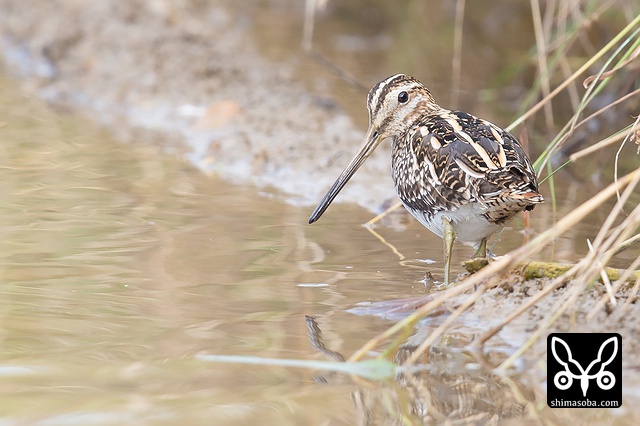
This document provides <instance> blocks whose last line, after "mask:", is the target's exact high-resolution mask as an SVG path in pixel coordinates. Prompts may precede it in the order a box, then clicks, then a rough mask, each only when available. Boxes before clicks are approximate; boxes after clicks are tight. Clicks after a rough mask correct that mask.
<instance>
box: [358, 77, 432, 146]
mask: <svg viewBox="0 0 640 426" xmlns="http://www.w3.org/2000/svg"><path fill="white" fill-rule="evenodd" d="M367 109H368V110H369V130H373V131H374V132H377V136H378V137H379V138H380V141H382V140H383V139H385V138H387V137H393V136H396V135H400V134H403V133H404V132H406V131H407V130H409V128H410V127H411V125H412V123H414V122H415V120H416V118H417V117H418V116H420V115H422V114H424V113H425V112H426V111H435V110H437V109H439V107H438V105H436V103H435V100H434V99H433V96H431V93H430V92H429V90H427V88H426V87H424V85H423V84H422V83H420V82H419V81H418V80H416V79H415V78H413V77H411V76H409V75H406V74H396V75H393V76H391V77H388V78H386V79H384V80H382V81H381V82H380V83H378V84H376V85H375V86H373V88H372V89H371V91H370V92H369V96H367Z"/></svg>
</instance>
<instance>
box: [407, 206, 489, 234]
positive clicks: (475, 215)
mask: <svg viewBox="0 0 640 426" xmlns="http://www.w3.org/2000/svg"><path fill="white" fill-rule="evenodd" d="M405 207H406V206H405ZM406 208H407V210H408V211H409V213H411V214H412V215H413V217H415V218H416V219H418V221H419V222H420V223H422V224H423V225H424V226H426V227H427V229H429V231H431V232H433V233H434V234H436V235H437V236H439V237H440V238H442V235H443V234H444V232H443V229H444V224H443V222H442V218H443V217H444V218H447V219H448V220H449V222H450V223H451V225H452V226H453V230H454V232H455V233H456V239H457V240H459V241H462V242H467V243H479V242H480V240H482V239H483V238H486V237H488V236H490V235H492V234H494V233H496V232H497V231H499V230H500V228H502V226H501V225H496V224H493V223H491V222H489V221H488V220H487V219H486V218H485V217H484V216H483V215H482V213H484V211H485V210H484V209H483V208H482V207H481V206H479V205H478V204H473V203H472V204H465V205H464V206H461V207H459V208H458V209H457V210H455V211H442V212H438V213H436V214H435V215H434V216H432V217H430V218H429V219H430V220H429V219H428V217H427V216H426V215H425V214H424V213H423V212H421V211H415V210H412V209H410V208H409V207H406Z"/></svg>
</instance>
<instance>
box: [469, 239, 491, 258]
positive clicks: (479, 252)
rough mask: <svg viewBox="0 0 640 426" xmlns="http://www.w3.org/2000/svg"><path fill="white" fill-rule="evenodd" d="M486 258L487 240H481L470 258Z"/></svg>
mask: <svg viewBox="0 0 640 426" xmlns="http://www.w3.org/2000/svg"><path fill="white" fill-rule="evenodd" d="M486 257H487V239H486V238H483V239H482V240H481V241H480V244H478V247H477V248H476V252H475V253H474V254H473V256H472V257H471V258H472V259H477V258H480V259H484V258H486Z"/></svg>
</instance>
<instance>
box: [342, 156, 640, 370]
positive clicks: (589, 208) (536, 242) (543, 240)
mask: <svg viewBox="0 0 640 426" xmlns="http://www.w3.org/2000/svg"><path fill="white" fill-rule="evenodd" d="M638 179H640V168H639V169H636V170H635V171H633V172H631V173H629V174H627V175H626V176H624V177H623V178H621V179H619V180H618V182H613V183H611V184H610V185H609V186H607V187H606V188H604V189H603V190H602V191H600V192H599V193H598V194H596V195H595V196H594V197H592V198H591V199H589V200H587V201H586V202H584V203H583V204H581V205H580V206H578V207H577V208H576V209H575V210H573V211H572V212H571V213H570V214H568V215H566V216H565V217H564V218H562V219H561V220H559V221H558V222H557V223H556V224H555V225H554V226H552V227H551V228H549V229H548V230H546V231H544V232H543V233H541V234H540V235H538V236H537V237H535V238H534V239H532V240H531V241H530V242H529V243H528V244H526V245H524V246H522V247H520V248H519V249H516V250H513V251H511V252H510V253H508V254H506V255H504V256H502V257H501V258H499V259H498V260H496V261H495V262H493V263H491V264H489V265H488V266H487V267H486V268H484V269H482V270H481V271H480V272H478V273H477V274H475V275H473V276H471V277H469V278H467V279H466V280H465V281H464V282H462V283H460V284H458V285H455V286H454V287H451V288H449V289H447V290H444V291H443V292H441V293H440V294H439V295H437V296H436V297H434V298H433V300H431V301H430V302H428V303H426V304H425V305H423V306H422V307H420V308H419V309H417V310H416V311H415V312H414V313H412V314H411V315H409V316H407V317H406V318H404V319H403V320H401V321H399V322H398V323H396V324H394V325H393V326H392V327H390V328H389V329H387V330H386V331H385V332H383V333H381V334H379V335H378V336H376V337H374V338H373V339H371V340H369V341H368V342H367V343H365V344H364V345H363V346H362V347H361V348H360V349H358V350H357V351H356V352H355V353H354V354H353V355H352V356H351V357H350V358H349V360H348V361H357V360H359V359H361V358H362V357H364V356H365V355H366V354H367V353H368V352H369V351H370V350H373V349H374V348H375V347H376V346H378V345H379V344H380V343H381V342H383V341H384V340H385V339H387V338H389V337H391V336H393V335H394V334H396V333H397V332H399V331H401V330H402V329H403V328H404V327H413V326H415V325H416V324H417V323H418V322H419V321H420V320H421V319H422V318H424V317H425V316H426V315H427V314H428V313H430V312H432V311H433V310H435V309H437V308H439V307H440V306H442V305H443V304H444V303H445V302H446V301H447V300H449V299H450V298H452V297H454V296H457V295H459V294H462V293H464V292H466V291H468V290H470V289H472V288H475V287H477V286H482V287H481V288H480V290H483V291H484V289H488V288H492V287H494V286H495V285H497V284H498V280H497V279H496V278H500V277H499V276H497V275H499V274H502V273H505V271H507V270H508V269H510V268H511V267H512V266H513V265H515V264H517V263H518V262H522V261H524V260H525V259H528V258H530V257H531V256H533V255H535V254H536V253H538V252H539V251H541V250H542V249H543V248H544V247H545V246H546V245H547V244H548V243H549V242H551V241H552V240H553V239H554V238H556V237H557V236H558V235H561V234H563V233H565V232H566V231H567V230H569V229H571V228H572V227H573V226H575V225H576V224H577V223H578V222H580V221H581V220H582V219H583V218H584V217H585V216H586V215H588V214H589V213H591V212H593V211H594V210H595V209H597V208H598V207H600V206H601V205H602V204H603V203H604V202H605V201H606V200H607V199H609V198H610V197H611V196H613V195H614V194H615V193H616V192H617V191H618V190H619V189H620V188H622V187H624V186H626V185H628V184H629V183H631V182H632V181H634V180H638ZM585 260H587V258H585V259H583V261H585ZM580 265H581V263H578V264H576V266H575V268H578V267H579V266H580ZM576 270H577V269H576ZM571 271H572V272H575V270H574V268H572V270H571ZM561 278H562V279H564V277H561ZM485 280H490V281H488V282H487V283H485V284H483V283H484V281H485ZM558 280H560V279H558ZM479 293H480V292H479V291H478V290H477V291H476V292H475V293H474V294H472V295H471V296H470V298H469V299H468V301H466V302H465V303H464V304H463V305H461V306H459V307H458V308H457V309H456V310H455V311H454V312H453V313H452V314H451V316H452V317H453V319H452V320H451V321H449V320H447V321H445V323H443V324H442V325H441V326H439V327H438V328H437V329H436V330H434V331H433V332H432V333H431V334H430V335H429V337H428V338H427V339H426V340H425V341H424V342H423V343H422V344H421V345H420V347H419V349H417V350H416V351H415V352H414V353H413V354H412V356H411V357H410V358H409V359H408V360H407V362H411V361H414V360H416V359H418V358H419V357H421V356H422V355H423V354H424V353H425V352H426V351H427V350H428V348H429V347H430V345H431V344H433V343H434V342H435V341H436V340H437V339H438V338H439V337H440V336H441V335H442V334H443V333H444V331H446V328H447V327H448V326H449V325H450V323H451V322H453V320H455V318H457V317H458V316H460V315H461V314H462V313H463V312H464V311H465V310H466V309H468V308H469V307H470V306H471V305H473V303H475V301H476V300H477V297H478V294H479ZM520 313H521V312H520ZM513 318H515V317H513ZM513 318H512V319H513ZM504 324H506V322H505V323H503V326H504Z"/></svg>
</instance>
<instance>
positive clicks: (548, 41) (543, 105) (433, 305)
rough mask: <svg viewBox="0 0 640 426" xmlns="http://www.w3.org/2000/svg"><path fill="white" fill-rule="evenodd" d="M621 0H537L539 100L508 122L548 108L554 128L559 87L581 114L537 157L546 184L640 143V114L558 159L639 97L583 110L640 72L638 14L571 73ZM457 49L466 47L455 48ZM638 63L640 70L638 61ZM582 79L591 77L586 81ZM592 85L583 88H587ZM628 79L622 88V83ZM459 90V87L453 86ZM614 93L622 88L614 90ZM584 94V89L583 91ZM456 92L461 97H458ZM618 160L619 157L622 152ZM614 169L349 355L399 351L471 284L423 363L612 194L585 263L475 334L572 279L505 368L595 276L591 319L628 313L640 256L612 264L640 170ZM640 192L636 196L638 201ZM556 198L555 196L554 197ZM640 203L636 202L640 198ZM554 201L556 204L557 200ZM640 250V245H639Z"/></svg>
mask: <svg viewBox="0 0 640 426" xmlns="http://www.w3.org/2000/svg"><path fill="white" fill-rule="evenodd" d="M620 4H621V3H620V2H613V1H610V2H605V3H602V4H600V3H598V2H586V3H585V2H582V1H571V2H547V4H546V6H547V8H546V10H545V11H544V13H543V11H542V10H541V5H540V3H539V1H538V0H531V8H532V20H533V23H534V28H535V39H536V49H535V53H534V54H533V56H534V58H535V61H536V64H537V69H538V71H539V72H538V75H539V81H538V82H537V83H536V84H535V85H534V88H533V89H532V93H531V94H530V96H529V97H528V98H529V99H530V100H533V99H536V98H537V99H540V100H539V101H538V102H535V103H533V102H532V104H533V105H531V106H530V107H529V108H528V109H527V110H526V111H524V112H523V113H522V114H521V115H520V117H518V118H517V119H516V120H515V121H514V122H513V124H511V125H510V126H509V127H508V129H509V130H513V129H514V128H515V127H516V126H518V125H520V124H522V123H524V122H525V120H528V119H530V118H532V117H533V116H534V115H536V114H539V113H541V112H542V113H543V116H544V120H545V121H546V122H547V125H548V127H549V128H553V127H554V125H555V123H554V122H553V121H554V111H553V103H552V100H553V99H554V97H556V96H557V95H559V94H562V93H565V94H567V95H568V97H569V98H570V99H572V105H573V108H574V114H573V116H572V117H571V119H570V120H568V121H567V123H565V125H564V126H563V127H562V130H561V131H560V132H558V133H557V135H556V137H555V138H554V139H553V140H552V141H551V143H550V144H549V145H548V146H547V147H546V149H545V150H544V151H543V153H542V155H540V157H539V158H538V159H537V160H536V161H535V167H536V169H537V170H538V173H539V175H540V177H541V181H546V182H547V184H548V185H549V187H550V189H551V191H552V192H553V188H554V182H553V176H554V174H555V173H556V172H557V171H558V170H559V169H560V168H562V167H564V166H566V165H567V164H569V163H574V162H578V161H580V160H581V159H583V158H584V157H585V156H587V155H593V154H594V153H598V152H599V151H600V150H602V149H604V148H605V147H607V146H609V145H611V144H618V145H619V148H620V149H622V147H623V146H624V145H625V144H630V143H634V142H635V143H638V142H637V135H638V134H639V133H640V123H639V121H638V120H635V121H634V120H631V122H630V123H629V124H628V126H626V127H624V128H622V129H620V130H619V131H617V132H615V133H614V134H612V135H610V136H608V137H606V138H604V139H602V140H595V141H593V143H591V144H590V145H589V146H588V147H586V148H583V149H580V150H578V151H576V152H573V153H571V154H570V156H569V158H568V160H567V161H565V162H564V163H563V164H562V165H561V166H560V167H557V168H555V167H554V166H552V162H551V161H550V160H551V159H552V157H553V156H554V155H555V154H556V153H557V152H558V151H559V150H560V148H562V147H563V146H564V145H565V144H566V143H567V142H568V141H570V140H571V138H572V136H573V135H574V134H575V132H576V130H577V129H579V128H581V127H582V126H586V125H588V124H589V123H590V121H591V120H594V119H595V118H596V117H598V116H599V115H600V114H602V113H604V112H605V111H608V110H613V111H614V112H615V108H616V107H619V106H621V105H624V103H625V102H628V101H629V100H630V99H632V98H633V97H634V96H637V95H638V93H639V92H640V89H635V90H630V91H629V92H628V93H623V94H621V95H620V96H618V98H617V99H616V100H614V101H613V102H611V103H610V104H609V105H607V106H605V107H603V108H600V109H597V110H595V111H594V112H591V113H590V114H589V115H588V116H587V117H584V115H585V112H586V111H588V110H592V109H593V108H591V105H592V102H593V100H594V99H595V97H596V95H597V94H599V93H600V92H602V91H604V90H608V89H609V88H610V87H612V86H616V85H615V84H611V83H612V82H616V78H618V77H620V76H623V75H626V74H628V73H632V72H637V61H636V59H637V57H638V56H639V55H640V15H634V14H631V13H629V14H628V15H629V16H631V18H630V19H629V21H628V24H627V25H626V26H625V27H624V28H623V29H622V30H621V31H620V32H619V33H618V34H617V35H616V36H615V37H613V38H612V39H611V40H610V41H609V42H608V43H607V44H606V45H605V46H603V47H602V48H600V49H597V50H595V51H594V53H593V54H592V55H590V57H588V58H587V59H586V60H584V61H583V63H582V64H581V65H580V66H579V67H578V68H577V69H575V70H572V66H571V63H575V61H570V59H575V58H571V54H570V52H571V49H572V47H573V45H574V43H576V42H577V41H578V40H580V39H581V38H582V37H584V35H585V32H586V31H588V30H589V28H590V26H591V25H593V24H594V23H595V22H597V20H598V19H601V18H602V17H603V16H604V15H605V14H606V13H608V12H609V11H610V9H611V8H614V7H618V8H619V7H620ZM622 4H623V6H624V7H631V6H630V5H629V4H628V3H622ZM463 14H464V2H463V1H460V2H458V8H457V9H456V24H457V26H461V23H462V21H463V19H462V16H463ZM455 34H456V37H454V38H455V46H454V52H457V53H456V55H457V54H459V52H460V48H459V44H460V43H461V40H460V38H461V37H462V30H461V28H458V29H457V30H456V33H455ZM456 46H458V47H456ZM459 62H460V61H459V58H457V59H456V58H455V55H454V60H453V62H452V64H453V71H454V81H455V74H456V69H457V66H456V64H459ZM634 67H636V68H634ZM592 69H597V70H598V72H597V73H595V74H593V75H590V74H589V70H592ZM559 77H562V80H561V83H559V84H556V85H555V87H553V86H554V84H553V83H552V81H558V79H559ZM580 82H582V84H579V83H580ZM580 86H583V88H580ZM617 86H619V85H617ZM454 89H455V88H454ZM612 90H613V89H612ZM581 92H583V93H582V94H580V93H581ZM452 96H453V97H454V99H455V96H456V94H455V93H453V94H452ZM616 159H617V157H616ZM615 170H616V172H615V175H613V176H610V180H611V183H610V184H609V185H608V186H606V188H604V189H603V190H601V191H600V192H599V193H597V194H595V195H594V196H593V197H591V198H590V199H589V200H588V201H586V202H585V203H583V204H582V205H580V206H579V207H577V208H575V209H574V210H573V211H572V212H571V213H570V214H568V215H565V216H564V217H563V218H562V219H560V220H558V221H557V223H556V224H555V225H554V226H552V227H551V228H549V229H547V230H546V231H544V232H542V233H541V234H540V235H538V236H537V237H535V238H533V239H532V240H531V241H530V242H529V243H528V244H526V245H524V246H522V247H520V248H519V249H517V250H514V251H512V252H511V253H508V254H507V255H505V256H503V257H502V258H500V259H499V260H497V261H495V262H492V263H491V264H489V265H488V266H487V267H486V268H484V269H483V270H481V271H480V272H478V273H476V274H475V275H473V276H471V277H469V278H467V279H466V280H464V281H463V282H461V283H458V284H457V285H455V286H453V287H450V288H448V289H446V290H444V291H441V292H438V293H436V294H434V295H433V297H432V298H431V299H429V300H427V301H426V302H425V303H424V304H423V305H422V306H421V307H420V308H419V309H417V310H416V311H415V312H413V313H412V314H411V315H409V316H408V317H406V318H405V319H403V320H402V321H400V322H398V323H396V324H395V325H394V326H392V327H390V328H389V329H388V330H386V331H385V332H384V333H382V334H380V335H379V336H376V337H375V338H373V339H371V340H370V341H369V342H367V344H365V345H364V346H363V347H362V348H360V350H358V351H357V352H356V353H354V354H353V355H352V356H351V358H350V359H349V361H356V360H359V359H362V358H363V357H365V355H366V354H367V353H368V352H369V351H371V350H373V349H375V348H377V347H378V346H380V345H381V344H383V342H388V340H389V339H394V340H393V341H394V343H393V344H391V345H390V346H389V347H387V348H386V350H385V351H384V356H388V357H391V356H394V355H395V351H396V349H397V348H398V347H399V346H400V345H401V343H402V342H403V340H404V339H405V337H406V336H407V335H408V333H409V330H411V329H412V328H413V327H414V326H415V325H416V324H417V323H418V321H420V320H421V319H422V318H424V317H425V316H427V315H429V314H430V313H433V312H435V311H437V310H438V309H441V308H442V307H443V305H444V304H445V302H446V301H448V300H450V299H451V298H453V297H456V296H460V295H464V294H465V293H467V292H469V291H472V292H471V293H470V294H469V295H468V296H466V298H465V299H464V302H463V303H461V304H460V305H459V306H458V307H457V309H455V310H454V311H453V312H452V313H451V314H450V315H449V316H448V317H447V319H446V320H445V321H444V322H443V323H442V324H441V325H440V326H439V327H438V328H437V329H435V330H434V331H432V332H431V333H430V334H429V336H428V337H427V338H426V340H424V341H423V342H422V344H421V345H420V346H419V347H418V348H417V350H415V351H414V352H413V354H412V355H411V356H410V357H409V358H408V360H407V363H417V362H419V360H424V356H425V355H428V350H429V348H430V347H431V345H433V344H434V343H435V342H437V341H438V340H439V338H440V337H441V336H442V335H443V334H444V333H445V332H446V331H447V330H448V329H449V327H450V326H451V325H452V324H453V323H454V322H455V321H456V320H457V319H458V318H459V317H460V315H462V314H463V313H464V312H465V311H466V310H467V309H469V308H470V307H471V306H473V305H474V304H475V303H476V302H477V301H478V300H479V299H480V298H481V297H482V295H483V294H484V293H485V291H486V290H487V289H489V288H491V287H494V286H497V285H499V284H501V283H503V280H504V276H505V274H506V273H507V272H508V271H509V270H510V269H511V268H513V266H514V265H516V264H517V263H519V262H525V261H527V260H529V259H532V258H533V257H534V256H535V255H536V254H537V253H539V252H541V251H542V250H544V249H545V248H547V247H548V245H549V244H551V243H552V242H553V240H554V239H555V238H557V237H558V236H561V235H563V234H565V233H566V232H568V231H569V230H571V229H572V228H573V227H574V226H575V225H576V224H577V223H579V222H580V221H582V220H583V219H584V218H585V217H586V216H587V215H588V214H590V213H592V212H593V211H595V210H596V209H602V208H603V206H605V204H606V203H607V202H608V201H610V200H611V199H612V198H614V197H615V198H617V202H616V203H615V204H614V206H613V208H611V210H610V212H609V214H608V216H607V218H606V220H604V222H603V223H602V224H601V227H600V231H599V232H598V234H597V235H596V237H595V238H594V240H593V241H587V243H586V244H585V254H584V257H583V259H582V260H580V261H579V262H577V263H576V264H575V265H573V267H571V268H570V269H569V270H568V271H567V272H566V273H565V274H564V275H562V276H561V277H559V278H557V279H555V280H553V281H552V282H551V283H550V284H549V285H547V286H546V287H545V288H544V289H543V290H542V291H540V292H539V293H538V294H536V295H535V296H533V297H531V298H530V299H529V300H528V301H527V303H525V304H524V305H523V306H522V307H520V308H518V309H517V310H515V311H514V312H511V313H508V314H507V315H506V316H505V318H504V319H503V320H502V321H501V322H500V324H498V325H497V326H495V327H494V328H492V329H491V330H489V331H487V332H486V333H485V334H484V335H482V336H481V337H480V338H479V339H477V340H476V344H477V345H483V344H485V343H486V342H487V341H488V340H489V339H491V338H492V337H493V336H494V335H495V334H496V333H497V332H498V331H500V330H501V329H502V328H503V327H504V326H505V325H507V324H509V323H510V322H511V321H513V320H514V319H515V318H517V317H518V316H520V315H522V314H523V313H525V312H527V311H528V310H529V309H531V308H532V307H533V306H535V305H536V304H538V303H543V302H544V301H545V299H546V297H547V296H549V294H551V293H552V292H553V291H554V290H555V289H557V288H558V287H560V286H562V285H565V284H566V283H567V282H569V281H572V282H573V285H571V286H570V288H568V289H567V290H566V291H565V292H564V294H563V295H562V297H560V298H559V299H558V300H557V302H556V305H555V306H554V307H553V309H551V311H550V312H551V313H550V314H549V316H548V317H547V318H545V319H544V320H543V321H542V322H541V323H540V324H539V325H538V326H537V327H536V329H535V330H534V331H533V332H532V333H531V334H530V336H529V337H528V339H527V342H526V343H525V344H524V345H522V346H521V347H520V348H519V349H518V350H517V351H516V352H515V353H514V354H513V355H512V356H511V357H509V358H508V359H507V360H505V361H504V362H503V363H502V365H501V366H500V369H506V368H508V367H509V366H511V365H512V364H513V362H514V361H515V360H516V359H517V358H518V357H520V356H522V354H524V353H525V352H526V351H527V349H528V348H530V347H531V345H532V344H533V343H534V342H535V341H536V340H537V339H540V338H541V337H543V336H545V335H546V334H547V333H549V332H550V331H552V329H553V328H554V323H555V322H556V321H557V320H558V318H560V317H562V316H563V315H565V314H568V313H569V314H572V312H575V309H576V307H577V306H578V305H579V301H580V300H581V296H582V295H583V294H584V293H585V292H587V291H594V289H593V284H594V282H595V281H596V280H601V281H602V282H603V285H604V288H605V291H604V292H603V293H602V294H601V297H600V301H599V302H598V303H597V304H596V305H595V307H593V308H592V310H591V311H590V312H589V313H588V314H587V318H586V319H587V320H589V319H591V318H593V317H594V316H595V315H596V313H598V312H600V311H601V310H606V312H607V313H608V314H609V315H618V316H622V315H624V314H625V312H626V311H627V310H628V309H630V307H631V306H632V305H633V304H634V303H635V300H636V298H637V294H638V289H639V287H640V280H639V281H636V282H635V284H634V285H633V287H632V290H631V291H630V292H628V293H627V294H628V296H627V298H626V299H621V298H620V296H619V291H620V289H621V288H622V286H623V285H625V282H626V281H627V280H629V279H630V277H631V276H632V275H631V274H632V273H633V271H634V270H635V269H636V268H638V267H639V266H640V257H638V258H637V259H636V260H635V261H633V262H632V263H631V264H630V265H629V266H628V269H627V270H626V271H625V272H623V274H622V276H621V277H620V279H618V280H617V281H615V282H610V281H609V279H608V278H607V276H606V274H605V273H604V272H603V271H604V268H605V267H606V266H607V265H609V263H610V261H611V260H612V259H613V258H614V256H615V255H616V253H618V252H619V251H621V250H624V249H626V248H628V247H629V246H632V247H633V244H636V243H637V242H638V240H640V233H639V232H638V230H639V229H640V206H638V205H637V191H638V183H639V182H640V167H638V168H636V169H635V170H632V171H631V172H630V173H628V174H626V175H625V176H623V177H618V176H617V173H618V168H617V164H616V168H615ZM634 196H635V198H634ZM552 198H555V194H552ZM634 203H635V204H634ZM553 204H554V207H555V203H553ZM636 247H637V246H636Z"/></svg>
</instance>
